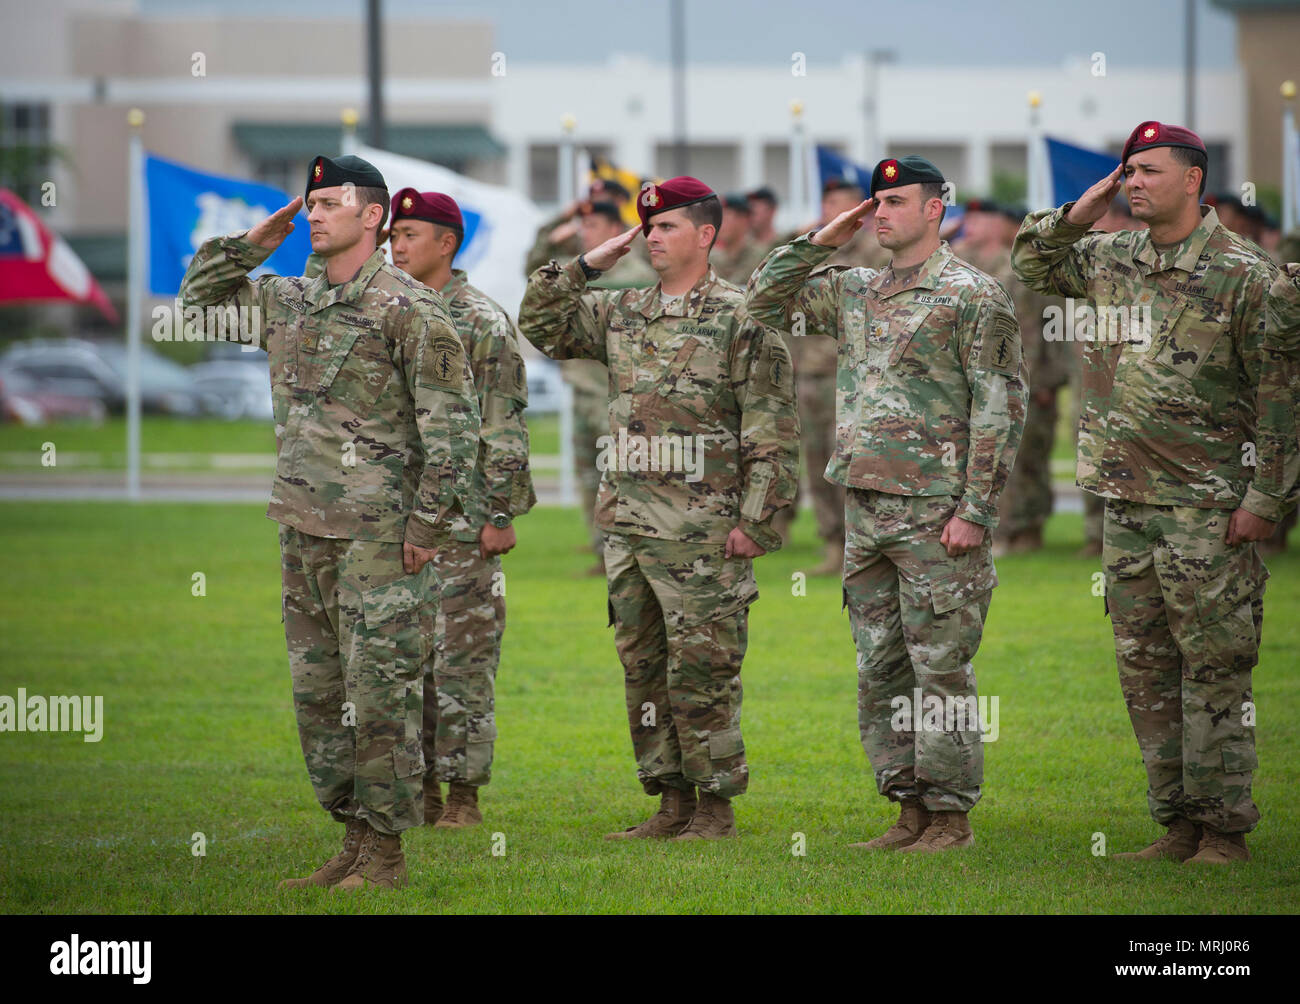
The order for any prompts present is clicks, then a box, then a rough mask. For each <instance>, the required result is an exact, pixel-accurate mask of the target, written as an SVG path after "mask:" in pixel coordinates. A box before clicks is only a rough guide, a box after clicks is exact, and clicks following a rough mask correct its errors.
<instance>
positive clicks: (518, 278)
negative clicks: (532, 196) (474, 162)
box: [356, 146, 542, 315]
mask: <svg viewBox="0 0 1300 1004" xmlns="http://www.w3.org/2000/svg"><path fill="white" fill-rule="evenodd" d="M356 153H357V156H358V157H361V158H362V159H363V160H368V161H370V163H372V164H374V165H375V167H376V168H378V169H379V173H380V174H382V175H383V176H384V181H386V182H387V183H388V190H389V191H390V192H396V191H397V190H398V189H401V188H408V187H409V188H414V189H416V190H417V191H420V192H441V193H442V194H443V195H450V196H451V197H452V198H453V199H455V200H456V204H457V205H458V206H460V212H461V215H462V216H463V217H464V218H465V239H464V240H463V241H462V242H461V245H460V250H459V251H458V252H457V253H456V260H455V262H454V264H455V266H456V267H457V268H462V269H464V270H465V272H466V273H468V276H469V281H470V282H471V283H472V284H473V285H475V286H477V287H478V288H479V289H481V290H482V291H483V292H485V293H486V294H487V295H488V296H490V297H492V299H494V300H496V301H497V303H499V304H501V306H502V307H504V308H505V309H506V310H507V311H508V312H509V313H511V314H512V315H517V314H518V313H519V303H520V301H521V300H523V298H524V286H525V284H526V282H527V280H526V279H525V277H524V259H525V258H526V257H527V256H528V251H529V249H531V248H532V246H533V240H534V238H535V237H536V235H537V228H538V227H539V226H541V225H542V214H541V212H540V211H539V210H538V208H537V207H536V206H535V205H533V203H532V202H531V200H529V199H528V198H527V197H526V196H523V195H521V194H519V193H518V192H516V191H514V190H513V189H510V188H503V187H502V186H500V185H489V184H487V183H485V182H482V181H475V180H474V179H472V178H466V177H464V176H463V175H460V174H457V173H456V172H455V171H449V170H448V169H447V168H445V167H439V166H438V165H437V164H430V163H429V162H428V161H424V160H416V159H415V158H414V157H403V156H400V155H398V154H395V153H388V152H387V151H386V150H376V149H375V148H374V147H369V146H359V147H357V151H356Z"/></svg>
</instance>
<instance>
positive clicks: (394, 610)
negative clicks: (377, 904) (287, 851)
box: [181, 156, 479, 889]
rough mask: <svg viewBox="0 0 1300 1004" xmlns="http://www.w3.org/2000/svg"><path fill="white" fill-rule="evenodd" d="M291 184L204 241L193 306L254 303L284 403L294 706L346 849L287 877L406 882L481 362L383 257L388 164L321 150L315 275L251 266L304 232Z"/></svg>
mask: <svg viewBox="0 0 1300 1004" xmlns="http://www.w3.org/2000/svg"><path fill="white" fill-rule="evenodd" d="M302 201H303V200H302V199H299V198H295V199H294V200H293V201H292V202H291V203H289V205H287V206H285V207H284V208H283V209H281V210H280V211H279V212H277V213H274V214H273V215H271V216H269V217H268V218H267V219H265V220H263V221H262V222H261V223H259V224H257V226H255V227H253V228H252V229H251V230H249V231H248V232H247V233H245V234H237V235H234V236H230V237H217V238H213V239H212V240H209V241H207V242H206V243H204V245H203V246H202V247H201V248H199V250H198V253H197V254H196V255H195V256H194V260H193V261H192V262H191V263H190V267H189V270H188V271H187V272H186V274H185V280H184V282H183V283H182V285H181V298H182V300H183V301H184V302H185V303H186V304H193V305H199V306H210V305H218V304H233V305H236V306H240V307H245V308H247V307H250V306H253V305H257V306H259V307H260V309H261V315H262V317H263V318H264V323H265V342H266V349H267V355H268V357H269V359H270V366H271V388H272V395H273V400H274V408H275V432H276V436H275V439H276V474H275V481H274V484H273V487H272V489H271V504H270V508H269V510H268V515H269V516H270V517H271V518H272V519H273V520H275V521H277V522H278V523H279V524H280V551H281V556H282V559H283V585H284V628H285V638H286V640H287V643H288V650H289V665H290V670H291V673H292V677H293V699H294V711H295V714H296V716H297V720H298V734H299V738H300V740H301V742H302V750H303V755H304V756H305V758H306V761H307V772H308V775H309V776H310V778H311V782H312V787H313V788H314V789H315V792H316V797H317V798H318V799H319V801H320V804H321V806H322V808H324V809H325V810H326V811H327V812H329V813H330V814H331V815H332V816H333V817H334V819H335V820H337V821H338V822H341V823H343V824H344V838H343V849H342V850H341V851H340V853H339V854H337V855H335V856H334V857H333V858H331V859H330V860H328V861H327V862H326V863H325V864H323V865H321V866H320V867H319V868H317V869H316V871H314V872H313V873H312V874H311V875H310V876H308V877H306V878H300V879H288V880H286V881H285V882H283V883H281V885H282V887H299V886H309V885H315V886H327V887H336V888H340V889H359V888H365V887H368V886H383V887H393V886H400V885H404V884H405V883H406V880H407V877H406V861H405V857H404V855H403V853H402V844H401V833H402V831H403V830H405V829H407V828H409V827H411V826H416V825H419V823H420V821H421V818H420V806H421V787H422V784H423V776H424V758H423V756H422V751H421V735H420V725H421V716H422V712H423V702H422V698H423V687H422V678H421V672H422V670H421V667H422V664H423V663H424V661H425V660H426V659H427V658H428V656H429V653H430V641H431V639H432V638H433V635H434V616H435V614H436V612H437V595H438V593H437V576H436V571H435V568H434V566H433V564H432V563H431V559H432V558H433V557H434V554H435V551H436V550H437V548H438V547H439V546H440V545H441V544H443V543H444V542H445V541H446V540H447V539H448V534H449V531H450V528H451V523H452V521H453V519H455V518H457V517H459V516H461V515H462V514H463V512H464V510H465V503H464V500H465V499H466V498H467V497H468V495H469V491H470V478H471V475H472V473H473V470H474V463H475V460H476V458H477V454H478V433H479V411H478V402H477V399H476V396H475V393H474V384H473V378H472V376H471V373H470V369H469V364H468V361H467V359H466V356H465V351H464V348H463V346H462V345H461V341H460V339H459V338H458V337H457V335H456V330H455V328H454V327H453V325H452V322H451V318H450V317H449V316H448V314H447V308H446V306H445V305H444V303H443V301H442V298H441V297H440V296H439V295H438V294H437V293H435V292H433V291H432V290H430V289H427V288H426V287H424V286H422V285H421V284H419V283H417V282H415V281H414V280H412V279H411V278H410V277H409V276H407V275H406V274H405V273H403V272H401V271H399V270H398V269H396V268H394V267H392V266H391V265H389V264H388V263H387V262H386V261H385V260H384V255H383V252H382V251H380V250H378V249H377V248H376V236H377V234H379V233H380V232H381V231H382V229H383V225H384V222H385V220H386V219H387V216H388V191H387V188H386V186H385V183H384V179H383V176H382V175H381V174H380V173H379V172H378V171H377V170H376V169H375V168H374V166H373V165H371V164H369V163H367V162H366V161H364V160H362V159H360V158H359V157H351V156H349V157H340V158H338V159H337V160H330V159H329V158H327V157H317V158H316V159H315V160H314V161H313V162H312V165H311V168H310V169H309V173H308V179H307V189H306V201H307V209H308V217H307V219H308V222H309V224H310V225H311V244H312V250H313V251H314V252H315V253H316V254H318V255H320V256H321V257H322V258H324V260H325V271H324V273H323V274H321V275H319V276H317V277H315V278H313V279H307V278H281V277H276V276H268V277H264V278H260V279H256V280H251V281H250V280H249V279H248V278H247V274H248V272H249V271H251V270H252V269H254V268H256V267H257V266H258V265H260V264H261V263H262V262H264V261H265V260H266V259H267V258H268V257H269V256H270V254H271V252H273V251H274V250H275V249H276V248H277V247H278V246H279V245H280V244H281V242H283V240H284V238H285V237H286V236H287V235H288V234H289V232H290V231H291V230H292V229H293V227H294V224H293V217H294V214H295V213H296V212H297V211H298V208H299V207H300V206H301V205H302Z"/></svg>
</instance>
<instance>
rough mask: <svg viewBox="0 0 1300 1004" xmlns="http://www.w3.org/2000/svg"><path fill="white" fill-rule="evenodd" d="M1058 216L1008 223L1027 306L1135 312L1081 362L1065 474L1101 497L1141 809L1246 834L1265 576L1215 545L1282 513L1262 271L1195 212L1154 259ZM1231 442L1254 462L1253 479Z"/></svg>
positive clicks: (1149, 248)
mask: <svg viewBox="0 0 1300 1004" xmlns="http://www.w3.org/2000/svg"><path fill="white" fill-rule="evenodd" d="M1072 205H1073V203H1067V204H1066V205H1065V206H1063V207H1062V208H1060V209H1056V210H1048V211H1042V212H1037V213H1033V214H1031V215H1030V216H1029V217H1028V218H1026V220H1025V223H1024V225H1023V226H1022V227H1021V228H1020V233H1019V234H1018V235H1017V237H1016V243H1015V250H1014V264H1015V269H1016V274H1017V275H1019V276H1020V277H1021V278H1022V279H1023V280H1024V281H1025V282H1026V283H1028V284H1029V285H1031V286H1033V287H1034V288H1036V289H1038V290H1040V291H1042V292H1045V293H1057V294H1060V295H1063V296H1072V297H1076V298H1081V299H1085V300H1087V301H1090V302H1091V303H1093V304H1095V305H1096V306H1097V308H1098V310H1099V311H1101V310H1103V309H1105V308H1109V307H1115V308H1132V307H1138V308H1140V309H1141V308H1146V309H1149V310H1150V317H1151V324H1150V330H1149V331H1147V332H1145V333H1144V332H1142V331H1141V330H1139V332H1138V339H1137V340H1132V334H1133V333H1132V332H1131V331H1130V332H1129V333H1128V334H1129V336H1130V338H1129V339H1127V340H1125V339H1120V338H1118V337H1112V338H1110V339H1109V340H1102V339H1101V338H1100V337H1099V338H1098V339H1096V340H1094V341H1091V342H1089V343H1087V344H1086V345H1085V347H1084V363H1085V369H1084V381H1083V404H1082V408H1081V415H1080V419H1079V460H1078V482H1079V487H1080V488H1082V489H1083V490H1084V491H1087V492H1091V493H1093V494H1095V495H1099V496H1101V497H1102V498H1104V499H1105V500H1106V513H1105V526H1104V529H1103V540H1102V565H1103V568H1104V570H1105V574H1106V600H1107V607H1108V610H1109V613H1110V617H1111V626H1112V628H1113V629H1114V632H1115V654H1116V658H1117V661H1118V664H1119V675H1120V684H1121V687H1122V689H1123V692H1124V700H1125V703H1126V704H1127V706H1128V710H1129V717H1130V718H1131V719H1132V722H1133V730H1134V733H1135V734H1136V736H1137V740H1138V747H1139V748H1140V750H1141V752H1142V759H1143V762H1144V763H1145V765H1146V771H1147V782H1148V786H1149V787H1148V792H1147V801H1148V803H1149V805H1150V808H1151V814H1152V816H1153V817H1154V818H1155V820H1156V821H1157V822H1159V823H1162V824H1164V825H1166V826H1169V825H1171V824H1172V823H1173V822H1174V821H1175V820H1176V819H1177V818H1178V817H1183V818H1185V819H1189V820H1191V821H1192V822H1193V823H1200V824H1204V825H1207V826H1210V827H1212V828H1213V829H1216V830H1220V831H1224V832H1229V833H1233V832H1243V831H1248V830H1250V829H1252V828H1253V827H1254V826H1255V824H1256V822H1257V821H1258V819H1259V812H1258V810H1257V809H1256V808H1255V804H1254V802H1253V801H1252V800H1251V796H1250V786H1251V778H1252V774H1253V772H1254V769H1255V766H1256V759H1255V737H1254V729H1253V728H1252V727H1251V726H1249V725H1247V724H1245V723H1244V722H1243V708H1242V705H1243V704H1244V703H1245V702H1247V701H1250V700H1251V699H1252V697H1251V669H1252V667H1253V666H1254V665H1255V663H1256V662H1257V661H1258V657H1259V631H1260V624H1261V619H1262V616H1263V595H1264V580H1265V579H1266V578H1267V576H1268V572H1267V570H1266V569H1265V568H1264V566H1263V563H1262V562H1261V561H1260V559H1259V555H1258V553H1257V551H1256V548H1255V546H1254V545H1253V544H1242V545H1238V546H1236V547H1229V546H1228V545H1227V542H1226V533H1227V526H1228V519H1229V517H1230V516H1231V514H1232V511H1233V510H1234V509H1236V508H1237V507H1238V506H1241V507H1243V508H1245V509H1247V510H1248V511H1250V512H1252V513H1255V514H1256V515H1258V516H1261V517H1263V518H1264V519H1269V520H1276V519H1278V518H1279V517H1280V516H1281V515H1282V510H1283V499H1282V496H1283V495H1285V493H1286V486H1284V485H1281V484H1280V483H1272V484H1270V483H1269V482H1268V481H1267V480H1266V479H1263V478H1262V477H1261V473H1262V472H1263V471H1265V470H1279V469H1280V466H1279V465H1285V464H1289V463H1290V460H1289V454H1290V453H1293V452H1294V451H1295V449H1296V444H1295V440H1294V436H1292V437H1291V441H1290V443H1289V444H1282V443H1276V442H1272V443H1271V442H1270V440H1269V439H1268V437H1267V436H1262V437H1257V436H1256V428H1257V422H1256V414H1257V389H1260V390H1262V389H1263V387H1266V386H1267V384H1264V385H1261V380H1260V377H1261V371H1262V370H1263V373H1264V375H1265V376H1266V377H1267V376H1268V371H1267V368H1266V367H1265V366H1264V364H1265V363H1266V360H1265V359H1264V357H1263V356H1262V351H1261V350H1262V342H1263V340H1264V330H1265V326H1264V311H1263V301H1264V294H1265V292H1266V291H1267V289H1268V287H1269V285H1270V284H1271V282H1272V281H1273V278H1274V276H1276V275H1277V268H1276V267H1275V266H1274V265H1273V264H1272V263H1271V262H1269V261H1268V260H1267V258H1265V257H1264V256H1263V255H1262V254H1260V253H1259V252H1258V251H1257V250H1255V249H1254V247H1253V245H1250V244H1249V243H1248V242H1246V241H1243V240H1242V239H1240V238H1239V237H1237V236H1236V235H1234V234H1232V233H1231V232H1229V231H1228V230H1226V229H1225V228H1223V227H1222V226H1220V225H1219V221H1218V217H1217V215H1216V214H1215V212H1214V210H1213V209H1209V208H1208V207H1202V208H1201V211H1202V214H1203V219H1202V220H1201V222H1200V224H1199V225H1198V226H1197V227H1196V229H1195V230H1193V231H1192V233H1191V234H1190V235H1189V236H1188V237H1187V238H1186V240H1184V241H1182V242H1181V243H1180V244H1179V245H1177V246H1176V247H1174V248H1170V249H1166V250H1164V251H1163V252H1162V251H1160V250H1158V249H1156V248H1155V247H1154V246H1153V244H1152V241H1151V235H1150V233H1149V232H1148V231H1120V232H1118V233H1113V234H1106V233H1088V232H1087V228H1086V227H1084V226H1077V225H1074V224H1071V223H1068V222H1067V221H1066V220H1065V215H1066V213H1068V212H1069V210H1070V208H1071V206H1072ZM1139 319H1141V318H1140V316H1139ZM1097 334H1098V335H1099V336H1100V335H1102V334H1105V335H1108V336H1110V335H1118V334H1121V333H1120V332H1113V331H1111V330H1106V331H1102V330H1098V332H1097ZM1144 334H1145V336H1147V337H1148V338H1149V340H1144V339H1143V336H1144ZM1273 403H1274V402H1265V404H1267V405H1268V406H1269V407H1271V406H1272V404H1273ZM1276 403H1277V404H1279V405H1283V404H1284V405H1285V407H1286V408H1290V407H1292V403H1291V402H1290V401H1289V400H1288V401H1286V402H1276ZM1261 431H1262V430H1261ZM1248 443H1257V447H1258V457H1259V467H1258V468H1257V471H1256V474H1255V477H1254V478H1253V480H1252V478H1251V475H1250V471H1249V469H1248V468H1247V467H1246V466H1245V465H1244V464H1243V459H1244V458H1245V457H1246V456H1248V452H1249V451H1248V447H1247V445H1246V444H1248ZM1275 449H1282V450H1283V451H1285V452H1286V454H1287V457H1284V458H1279V457H1277V456H1275V455H1274V452H1273V451H1274V450H1275Z"/></svg>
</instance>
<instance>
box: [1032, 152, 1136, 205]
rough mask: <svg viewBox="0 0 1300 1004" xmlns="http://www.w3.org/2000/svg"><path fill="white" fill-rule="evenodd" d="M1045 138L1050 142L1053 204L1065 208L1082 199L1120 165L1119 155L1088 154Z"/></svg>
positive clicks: (1049, 159)
mask: <svg viewBox="0 0 1300 1004" xmlns="http://www.w3.org/2000/svg"><path fill="white" fill-rule="evenodd" d="M1043 138H1044V139H1045V140H1046V141H1047V163H1048V169H1049V170H1050V172H1051V178H1052V204H1053V205H1055V206H1063V205H1065V204H1066V203H1067V202H1073V201H1074V200H1076V199H1078V197H1079V196H1080V195H1082V194H1083V193H1084V192H1086V191H1087V190H1088V189H1090V188H1091V187H1092V186H1093V185H1095V184H1097V182H1099V181H1101V179H1102V178H1104V177H1106V175H1108V174H1110V172H1111V171H1113V170H1115V167H1116V166H1117V165H1118V164H1119V157H1118V156H1116V155H1115V154H1111V153H1100V152H1098V151H1096V150H1088V149H1085V148H1084V147H1081V146H1074V145H1073V144H1071V143H1063V142H1062V141H1061V140H1059V139H1052V137H1050V136H1045V137H1043Z"/></svg>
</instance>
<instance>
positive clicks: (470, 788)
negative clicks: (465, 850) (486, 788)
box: [433, 781, 483, 830]
mask: <svg viewBox="0 0 1300 1004" xmlns="http://www.w3.org/2000/svg"><path fill="white" fill-rule="evenodd" d="M481 822H483V813H481V812H479V811H478V788H476V787H475V786H474V785H472V784H462V783H461V782H459V781H452V782H451V784H449V785H447V808H446V809H444V810H443V813H442V818H441V819H439V820H438V822H436V823H435V824H434V827H433V828H434V829H435V830H460V829H464V828H465V827H466V826H477V825H478V824H479V823H481Z"/></svg>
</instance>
